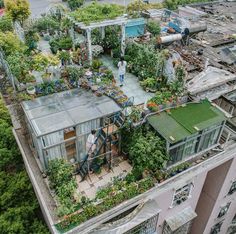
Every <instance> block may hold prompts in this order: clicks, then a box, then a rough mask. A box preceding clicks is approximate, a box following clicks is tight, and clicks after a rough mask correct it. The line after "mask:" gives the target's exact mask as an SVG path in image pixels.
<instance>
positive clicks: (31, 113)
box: [22, 89, 121, 168]
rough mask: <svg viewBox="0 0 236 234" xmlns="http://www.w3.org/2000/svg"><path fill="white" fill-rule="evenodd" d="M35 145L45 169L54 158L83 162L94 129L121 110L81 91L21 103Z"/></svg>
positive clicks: (108, 99) (107, 98)
mask: <svg viewBox="0 0 236 234" xmlns="http://www.w3.org/2000/svg"><path fill="white" fill-rule="evenodd" d="M22 106H23V110H24V112H25V115H26V122H27V124H28V128H29V130H30V135H31V137H32V142H33V145H34V147H35V148H36V151H37V154H38V156H39V158H40V161H41V163H42V165H43V167H44V168H46V167H47V164H48V161H49V160H51V159H54V158H65V159H67V160H71V159H73V160H75V161H78V162H79V161H81V160H82V159H83V158H84V157H85V155H86V140H87V137H88V134H89V133H90V132H91V130H92V129H97V130H98V129H101V128H102V127H103V126H104V122H105V119H107V118H112V117H113V116H114V115H116V114H117V113H119V112H120V110H121V108H120V107H119V106H118V105H117V104H116V103H115V102H114V101H113V100H112V99H110V98H109V97H107V96H101V97H97V96H95V95H94V94H93V93H92V92H88V91H84V90H81V89H74V90H69V91H65V92H61V93H55V94H52V95H49V96H44V97H39V98H36V99H35V100H32V101H25V102H23V103H22Z"/></svg>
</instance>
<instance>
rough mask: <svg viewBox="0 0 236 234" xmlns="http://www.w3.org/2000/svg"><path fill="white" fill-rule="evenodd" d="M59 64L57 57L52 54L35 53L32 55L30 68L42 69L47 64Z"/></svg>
mask: <svg viewBox="0 0 236 234" xmlns="http://www.w3.org/2000/svg"><path fill="white" fill-rule="evenodd" d="M58 64H59V59H58V58H57V57H56V56H54V55H45V54H41V53H40V54H36V55H34V56H33V60H32V69H34V70H36V71H43V70H45V69H46V68H47V67H48V66H50V65H51V66H56V65H58Z"/></svg>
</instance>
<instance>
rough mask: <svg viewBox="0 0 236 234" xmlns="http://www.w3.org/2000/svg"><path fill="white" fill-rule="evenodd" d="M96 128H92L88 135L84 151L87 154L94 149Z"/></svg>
mask: <svg viewBox="0 0 236 234" xmlns="http://www.w3.org/2000/svg"><path fill="white" fill-rule="evenodd" d="M95 134H96V130H92V131H91V133H90V134H89V135H88V138H87V141H86V152H87V154H92V153H93V152H94V150H95V149H96V144H95V141H96V139H97V138H96V136H95Z"/></svg>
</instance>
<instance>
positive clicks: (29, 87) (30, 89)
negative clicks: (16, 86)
mask: <svg viewBox="0 0 236 234" xmlns="http://www.w3.org/2000/svg"><path fill="white" fill-rule="evenodd" d="M26 91H27V93H28V94H30V95H34V94H35V91H36V90H35V87H34V86H33V85H30V86H28V87H27V88H26Z"/></svg>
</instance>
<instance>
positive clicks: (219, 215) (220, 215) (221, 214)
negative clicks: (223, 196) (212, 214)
mask: <svg viewBox="0 0 236 234" xmlns="http://www.w3.org/2000/svg"><path fill="white" fill-rule="evenodd" d="M230 203H231V202H228V203H227V205H226V206H224V207H222V208H221V209H220V212H219V214H218V216H217V218H221V217H223V216H224V215H225V214H226V213H227V212H228V210H229V206H230Z"/></svg>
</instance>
